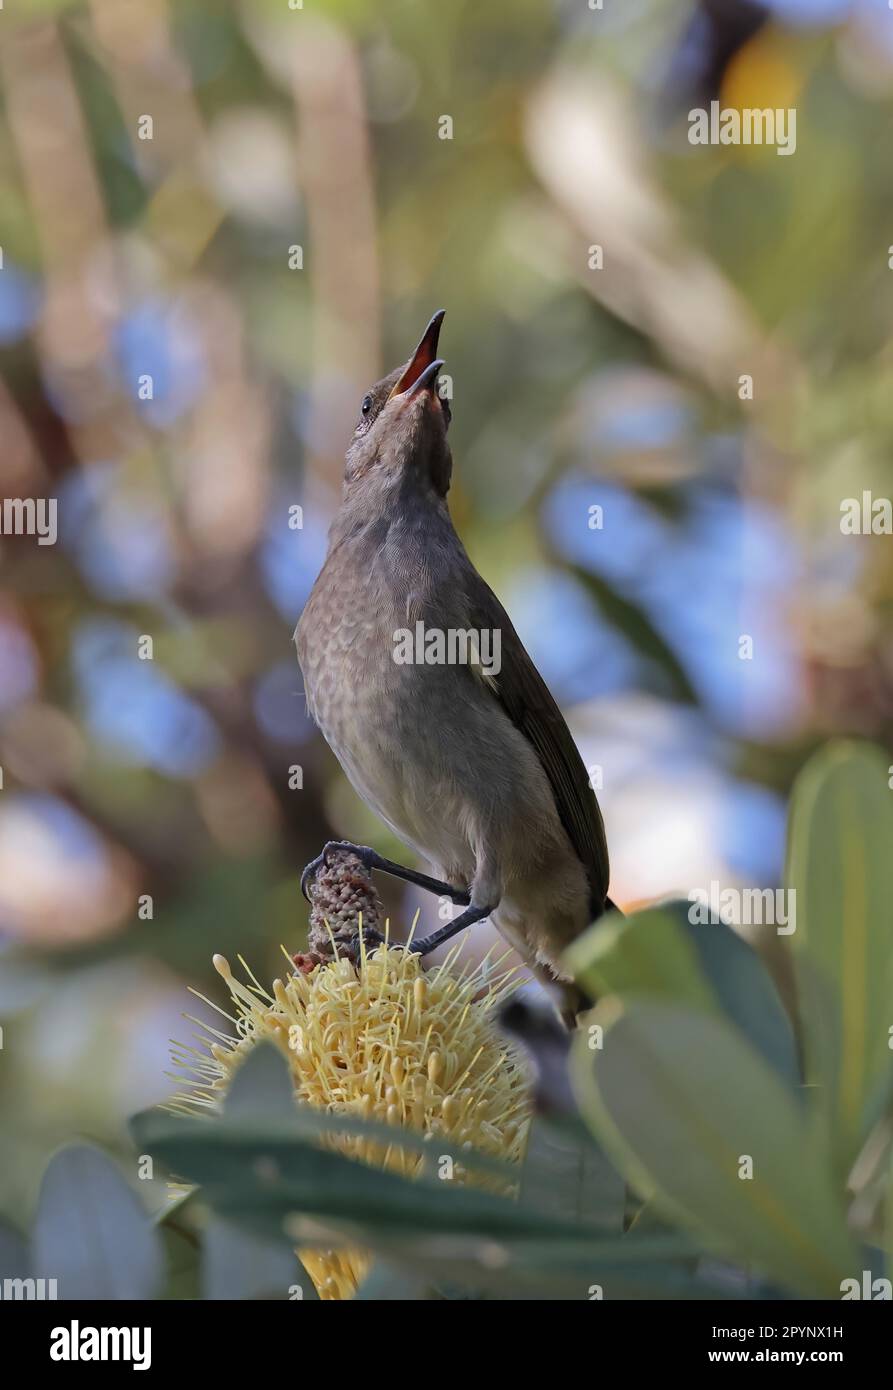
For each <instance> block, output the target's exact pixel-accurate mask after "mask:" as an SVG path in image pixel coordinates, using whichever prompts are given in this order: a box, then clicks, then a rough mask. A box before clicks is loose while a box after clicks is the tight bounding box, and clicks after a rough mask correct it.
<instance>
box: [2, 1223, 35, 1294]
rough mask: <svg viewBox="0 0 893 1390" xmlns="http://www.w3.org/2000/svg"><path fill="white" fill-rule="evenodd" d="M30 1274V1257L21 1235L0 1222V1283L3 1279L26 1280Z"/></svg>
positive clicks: (25, 1242)
mask: <svg viewBox="0 0 893 1390" xmlns="http://www.w3.org/2000/svg"><path fill="white" fill-rule="evenodd" d="M30 1273H31V1256H30V1254H29V1252H28V1244H27V1241H26V1240H25V1237H24V1236H23V1235H20V1234H19V1232H18V1231H17V1230H15V1229H14V1227H12V1226H10V1225H8V1224H7V1223H6V1222H5V1221H0V1283H2V1281H3V1280H4V1279H26V1278H27V1277H28V1275H29V1274H30Z"/></svg>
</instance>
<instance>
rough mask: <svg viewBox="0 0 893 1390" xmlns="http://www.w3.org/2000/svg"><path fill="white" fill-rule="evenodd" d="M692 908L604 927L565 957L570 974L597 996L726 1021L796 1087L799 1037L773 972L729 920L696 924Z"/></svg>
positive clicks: (666, 908) (668, 906) (667, 906)
mask: <svg viewBox="0 0 893 1390" xmlns="http://www.w3.org/2000/svg"><path fill="white" fill-rule="evenodd" d="M690 908H691V904H690V903H688V902H674V903H664V904H662V905H661V906H660V907H656V908H652V909H650V910H649V911H647V912H638V913H635V914H633V915H632V916H630V917H626V918H622V917H615V916H612V917H609V918H608V919H607V920H606V921H604V922H598V923H596V924H595V925H594V926H592V927H590V928H589V930H588V931H587V932H586V933H585V934H584V935H583V936H582V937H580V938H579V939H578V940H577V941H575V942H574V944H573V946H572V947H571V948H570V950H569V951H568V952H567V955H566V957H565V961H566V964H567V966H568V969H569V970H570V971H571V972H572V974H573V975H574V978H575V979H576V980H577V981H578V982H579V983H580V984H581V985H582V986H583V988H584V989H586V990H587V992H588V993H589V994H590V995H591V996H592V997H593V998H596V997H599V996H604V995H607V994H617V995H620V996H621V998H623V999H636V998H645V999H662V1000H665V1001H666V1002H667V1003H675V1004H678V1005H687V1006H688V1007H689V1008H692V1009H697V1010H701V1011H706V1012H708V1013H713V1014H718V1015H722V1016H723V1017H725V1018H726V1019H728V1020H729V1021H730V1022H731V1023H734V1024H735V1025H736V1027H737V1028H739V1029H740V1031H741V1032H742V1034H744V1036H745V1037H746V1038H747V1039H748V1040H749V1041H750V1042H751V1043H752V1045H753V1046H754V1047H755V1048H756V1050H757V1051H758V1052H760V1053H761V1054H762V1056H763V1057H765V1059H766V1061H767V1062H768V1063H769V1064H770V1065H771V1066H772V1067H774V1068H775V1070H776V1071H777V1072H778V1074H779V1076H781V1077H782V1078H783V1079H784V1080H785V1081H786V1082H787V1083H788V1084H789V1085H790V1086H791V1087H792V1088H793V1089H796V1088H798V1087H799V1084H800V1069H799V1064H798V1061H797V1051H796V1045H795V1042H794V1034H793V1030H792V1028H791V1024H790V1021H789V1019H788V1016H787V1014H786V1013H785V1011H784V1007H783V1005H782V1003H781V999H780V998H779V994H778V991H777V990H776V988H775V984H774V982H773V980H772V978H771V976H770V975H769V972H768V971H767V969H766V967H765V966H764V965H763V962H762V961H761V960H760V958H759V956H758V955H757V953H756V952H755V951H754V950H753V949H752V948H751V947H750V946H749V945H748V944H747V942H746V941H744V940H742V938H741V937H740V936H739V935H738V934H737V932H735V931H733V930H732V928H731V927H729V926H727V925H726V923H725V922H723V921H721V920H719V919H714V920H713V921H709V922H697V921H694V922H693V921H691V920H690V916H691V914H690Z"/></svg>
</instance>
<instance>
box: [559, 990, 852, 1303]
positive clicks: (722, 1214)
mask: <svg viewBox="0 0 893 1390" xmlns="http://www.w3.org/2000/svg"><path fill="white" fill-rule="evenodd" d="M593 1017H595V1018H596V1019H597V1020H599V1021H601V1022H602V1023H603V1025H604V1027H605V1029H606V1035H605V1041H604V1047H603V1049H602V1051H600V1052H594V1053H593V1052H592V1051H590V1049H589V1048H588V1046H587V1039H586V1036H585V1034H583V1035H581V1037H580V1038H579V1039H578V1040H577V1042H576V1044H575V1047H574V1053H573V1058H572V1074H573V1079H574V1085H575V1088H576V1090H577V1094H578V1096H579V1100H580V1104H581V1107H582V1109H583V1112H584V1114H585V1116H586V1118H587V1119H588V1120H589V1121H590V1123H591V1124H592V1126H593V1129H594V1131H595V1133H596V1135H597V1136H598V1138H599V1139H600V1140H601V1141H602V1142H603V1143H604V1144H605V1147H606V1148H607V1150H608V1152H609V1153H610V1154H611V1156H612V1157H613V1158H614V1159H615V1161H616V1162H617V1163H618V1164H619V1166H620V1167H621V1170H622V1171H623V1172H624V1173H625V1175H626V1176H627V1177H628V1178H629V1180H630V1181H631V1182H632V1183H633V1185H634V1186H635V1187H636V1188H637V1189H638V1190H639V1191H640V1193H641V1194H642V1195H643V1196H645V1197H648V1196H650V1195H652V1194H653V1195H654V1197H655V1198H656V1199H657V1200H658V1201H659V1203H660V1205H661V1206H662V1207H664V1209H665V1210H666V1212H667V1213H668V1215H670V1216H671V1217H672V1218H674V1219H675V1220H676V1221H677V1222H681V1223H682V1224H683V1225H684V1226H685V1227H687V1228H688V1229H690V1230H692V1231H695V1232H697V1233H699V1234H700V1235H701V1236H702V1237H703V1238H704V1240H705V1241H706V1242H708V1243H710V1244H711V1245H712V1246H713V1248H714V1249H716V1250H717V1252H718V1253H722V1254H724V1255H726V1256H727V1257H729V1258H730V1259H733V1260H734V1261H736V1262H739V1263H740V1262H746V1261H753V1262H754V1263H756V1264H757V1265H758V1266H759V1267H760V1268H761V1269H762V1270H763V1271H764V1272H765V1273H767V1274H768V1275H770V1276H771V1277H773V1278H775V1279H777V1280H779V1281H781V1282H782V1283H784V1284H786V1285H788V1286H789V1287H791V1288H793V1289H796V1290H798V1291H799V1292H801V1293H804V1294H820V1295H824V1296H834V1295H835V1294H837V1293H838V1291H839V1285H840V1281H841V1279H843V1278H844V1277H846V1276H847V1275H848V1274H849V1273H851V1271H852V1269H853V1268H854V1264H853V1261H854V1260H855V1259H856V1253H855V1251H854V1249H853V1246H852V1243H851V1241H850V1239H849V1237H848V1235H847V1231H846V1226H845V1221H844V1215H843V1212H842V1210H841V1205H840V1202H839V1200H838V1198H837V1196H836V1193H835V1189H834V1184H833V1179H832V1175H831V1173H830V1171H829V1169H828V1168H827V1166H826V1165H825V1164H824V1163H823V1161H822V1156H821V1153H820V1151H818V1150H816V1148H815V1147H814V1145H812V1144H811V1142H810V1141H811V1131H810V1125H809V1119H808V1116H807V1115H806V1114H805V1113H804V1112H803V1110H802V1108H801V1107H800V1106H798V1105H797V1103H796V1101H795V1100H794V1099H793V1097H792V1096H791V1094H790V1092H789V1091H788V1090H787V1088H786V1087H785V1086H784V1084H783V1083H782V1082H781V1081H780V1080H779V1078H778V1076H777V1075H776V1074H775V1073H774V1072H773V1071H772V1070H771V1068H770V1067H768V1066H767V1065H766V1063H765V1062H764V1061H763V1059H762V1058H760V1057H759V1056H758V1055H757V1054H756V1053H755V1052H754V1051H753V1050H752V1049H751V1048H750V1047H748V1045H747V1044H746V1043H745V1042H744V1041H743V1040H742V1039H741V1037H740V1035H739V1034H738V1033H737V1032H736V1031H735V1030H734V1029H733V1028H732V1027H730V1026H729V1025H728V1024H726V1023H724V1022H723V1021H722V1019H720V1018H718V1017H714V1016H713V1015H711V1014H707V1013H698V1012H686V1011H685V1010H683V1009H680V1008H677V1007H675V1006H673V1005H667V1004H663V1003H658V1002H656V1001H649V1000H632V1001H630V1002H629V1003H627V1004H626V1005H621V1004H620V1002H619V1001H618V1000H617V999H616V998H615V999H609V1000H605V1001H604V1003H603V1004H600V1005H599V1006H598V1008H597V1009H596V1010H595V1013H594V1015H593ZM748 1159H750V1161H751V1172H752V1176H750V1177H748V1176H742V1175H744V1174H746V1173H747V1171H748V1169H747V1160H748Z"/></svg>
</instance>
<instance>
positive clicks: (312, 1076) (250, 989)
mask: <svg viewBox="0 0 893 1390" xmlns="http://www.w3.org/2000/svg"><path fill="white" fill-rule="evenodd" d="M460 950H461V948H460V947H457V948H456V949H455V950H454V951H453V952H451V954H450V955H449V957H448V958H447V960H446V961H445V962H444V963H443V964H442V965H440V966H437V967H434V968H432V969H431V970H425V969H424V968H423V966H422V962H421V961H420V959H419V957H418V956H417V955H416V954H415V953H413V952H411V951H407V950H402V949H400V948H399V947H391V946H388V945H383V946H379V947H378V948H377V949H376V950H375V951H373V952H370V953H368V954H367V953H365V952H364V953H363V954H362V957H361V961H360V964H359V966H355V965H354V964H353V963H352V962H351V961H350V960H348V959H346V958H344V957H342V958H340V959H339V958H336V959H335V960H332V961H325V962H323V963H321V964H318V965H316V966H315V968H313V969H312V970H310V971H309V972H308V973H304V971H302V970H300V969H299V970H298V971H297V972H296V973H294V974H290V975H289V976H288V977H287V979H285V980H275V981H274V982H273V986H272V993H270V992H268V991H267V990H265V989H264V988H263V987H262V986H261V985H260V984H259V983H258V981H257V980H256V979H255V978H254V976H253V975H252V974H251V972H250V970H249V969H248V967H247V966H246V965H245V962H244V961H243V960H242V959H241V957H240V958H239V959H240V963H241V964H242V966H243V969H244V970H245V973H246V976H247V978H248V983H247V984H246V983H243V982H242V981H240V980H237V979H236V978H235V976H234V975H233V973H232V970H231V968H230V965H229V962H228V961H226V960H225V959H224V957H222V956H215V957H214V965H215V967H216V969H217V971H218V972H219V973H220V975H221V976H222V977H223V979H224V980H225V981H226V983H227V985H228V987H229V990H230V994H231V997H232V1000H233V1003H234V1004H235V1007H236V1014H235V1017H234V1018H233V1019H232V1022H233V1023H234V1025H235V1034H234V1036H227V1035H225V1034H223V1033H218V1032H217V1031H216V1030H209V1031H210V1032H211V1034H212V1038H211V1041H210V1043H209V1047H208V1052H207V1054H203V1053H199V1052H197V1051H196V1050H195V1049H188V1052H189V1055H188V1056H187V1055H186V1052H187V1049H183V1050H182V1051H181V1053H180V1054H175V1060H176V1061H177V1062H178V1063H180V1064H181V1066H185V1067H186V1068H187V1070H188V1072H189V1073H190V1077H191V1079H193V1084H192V1086H191V1088H190V1090H189V1091H188V1092H186V1093H181V1094H180V1095H178V1096H175V1097H174V1098H173V1099H172V1101H171V1102H170V1105H169V1108H171V1109H178V1110H180V1111H183V1110H187V1111H192V1113H194V1112H195V1110H196V1109H197V1108H199V1109H200V1108H211V1109H216V1108H218V1107H219V1104H220V1102H221V1100H222V1097H223V1096H224V1094H225V1093H226V1090H227V1088H228V1086H229V1083H230V1081H231V1079H232V1077H233V1074H234V1073H235V1071H236V1070H237V1069H238V1067H239V1065H240V1063H241V1062H242V1061H243V1060H244V1058H245V1056H246V1055H247V1053H248V1051H249V1050H250V1049H251V1048H252V1047H253V1046H254V1045H255V1044H256V1043H258V1042H261V1041H263V1040H272V1041H273V1042H275V1043H276V1044H277V1045H278V1046H279V1047H280V1048H281V1049H282V1051H283V1053H284V1055H285V1056H286V1057H287V1058H288V1062H289V1066H290V1069H291V1075H292V1078H293V1080H294V1089H295V1097H296V1099H297V1100H299V1101H302V1102H304V1103H306V1104H308V1105H312V1106H315V1107H316V1108H317V1109H320V1110H325V1111H328V1112H329V1113H332V1114H338V1115H354V1116H359V1117H362V1118H365V1119H368V1120H375V1121H378V1122H381V1123H385V1124H389V1125H393V1126H394V1127H395V1129H399V1128H400V1127H401V1126H404V1127H407V1128H410V1129H413V1130H416V1131H420V1132H421V1133H423V1134H425V1135H426V1136H427V1137H429V1138H432V1139H433V1138H435V1137H437V1136H440V1137H442V1138H444V1139H445V1140H448V1141H450V1142H451V1144H452V1145H454V1146H458V1147H462V1146H466V1147H469V1148H474V1149H477V1150H479V1151H480V1152H482V1153H484V1154H488V1155H491V1156H492V1157H495V1158H500V1159H503V1160H507V1161H509V1162H513V1163H517V1162H520V1160H521V1158H522V1157H523V1154H524V1148H525V1143H526V1138H527V1129H528V1124H529V1115H530V1088H531V1080H530V1075H529V1071H528V1068H527V1066H526V1064H525V1062H524V1060H523V1058H522V1056H521V1054H520V1053H519V1051H518V1050H517V1049H516V1048H515V1047H514V1046H513V1045H512V1044H511V1043H509V1042H508V1041H507V1040H506V1039H505V1038H504V1037H503V1036H501V1035H500V1034H499V1033H498V1032H497V1030H496V1028H495V1026H494V1018H495V1013H496V1011H497V1010H498V1008H499V1006H500V1005H501V1003H502V1002H503V1000H504V999H505V998H506V996H507V995H508V994H509V993H511V991H512V990H513V989H514V987H515V980H514V978H513V977H512V975H511V974H506V973H503V974H502V975H499V973H498V963H497V965H496V966H494V963H493V962H491V961H490V960H489V958H488V959H487V960H485V961H484V962H481V963H480V964H477V965H475V966H473V967H464V968H460V967H459V965H458V961H457V957H458V955H459V953H460ZM329 1142H331V1144H332V1145H333V1147H337V1148H338V1149H339V1150H340V1151H341V1152H343V1153H346V1154H348V1155H349V1156H351V1157H353V1158H356V1159H359V1160H361V1161H363V1162H367V1163H370V1164H373V1165H375V1166H378V1167H386V1168H389V1169H391V1170H394V1171H397V1172H399V1173H402V1174H405V1175H406V1176H408V1177H414V1176H417V1175H418V1173H419V1172H420V1170H421V1168H422V1165H423V1157H422V1156H421V1155H420V1154H419V1153H418V1152H416V1151H413V1150H410V1149H405V1148H401V1146H400V1144H399V1142H395V1143H394V1144H393V1145H383V1144H382V1143H381V1142H379V1141H371V1140H369V1139H365V1138H361V1137H355V1136H347V1135H345V1136H333V1137H332V1138H331V1140H330V1141H329ZM455 1176H456V1177H457V1178H458V1179H459V1180H460V1181H461V1180H469V1181H471V1180H472V1179H470V1178H468V1177H467V1175H466V1174H464V1173H462V1172H459V1171H457V1172H456V1174H455ZM475 1178H476V1180H478V1181H480V1180H479V1179H477V1175H475ZM298 1253H299V1255H300V1258H301V1261H302V1263H303V1264H304V1267H305V1268H306V1270H307V1272H308V1274H309V1275H310V1277H311V1278H312V1279H313V1281H314V1283H315V1285H316V1287H317V1289H318V1291H319V1294H320V1296H321V1297H322V1298H326V1299H331V1298H350V1297H352V1295H353V1294H354V1293H355V1292H356V1289H357V1286H358V1284H359V1283H360V1282H361V1280H362V1278H363V1277H364V1275H365V1273H366V1271H367V1269H368V1267H369V1263H370V1259H369V1256H368V1255H367V1254H366V1253H365V1252H363V1251H358V1250H347V1249H341V1250H319V1249H314V1250H308V1249H301V1250H299V1252H298Z"/></svg>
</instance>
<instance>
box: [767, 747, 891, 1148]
mask: <svg viewBox="0 0 893 1390" xmlns="http://www.w3.org/2000/svg"><path fill="white" fill-rule="evenodd" d="M887 763H888V758H887V757H886V755H882V754H881V753H880V752H879V751H878V750H876V749H873V748H871V747H869V746H867V745H859V744H854V743H842V742H841V743H834V744H831V745H830V746H829V747H828V748H826V749H824V750H822V752H820V753H819V754H817V755H816V756H815V757H814V758H813V759H812V760H811V761H810V762H809V763H807V765H806V767H805V768H804V770H803V772H802V773H801V774H800V777H799V778H798V780H797V783H796V785H795V788H794V793H793V801H792V814H791V826H790V836H789V846H788V883H789V886H790V888H791V890H792V891H793V892H794V893H795V894H796V900H795V901H796V912H797V930H796V932H795V934H794V936H793V938H792V943H793V948H794V953H795V963H796V970H797V985H798V992H799V998H800V1009H801V1015H802V1020H803V1031H804V1035H805V1046H806V1056H807V1065H808V1079H809V1081H810V1082H811V1083H812V1085H813V1086H814V1087H815V1088H816V1089H815V1091H814V1092H813V1093H812V1094H813V1096H814V1098H815V1100H816V1102H817V1104H818V1106H819V1107H820V1113H821V1118H822V1121H823V1124H824V1127H825V1131H826V1137H827V1141H828V1142H829V1143H830V1144H831V1146H832V1148H833V1152H834V1154H835V1156H836V1160H837V1163H838V1167H839V1171H840V1172H841V1174H845V1173H846V1172H847V1171H848V1169H849V1167H850V1165H851V1164H852V1162H853V1161H854V1159H855V1158H856V1156H857V1154H858V1152H859V1149H860V1148H861V1146H862V1143H863V1142H864V1140H865V1138H866V1137H867V1135H868V1132H869V1130H870V1129H871V1127H872V1125H873V1124H874V1123H875V1121H876V1120H877V1118H878V1116H879V1114H880V1113H881V1111H882V1109H883V1106H884V1105H885V1103H886V1101H887V1100H888V1098H889V1095H890V1092H891V1087H893V1052H891V1051H890V1036H891V1035H890V1027H891V1023H893V791H891V790H890V788H889V785H888V773H887Z"/></svg>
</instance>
